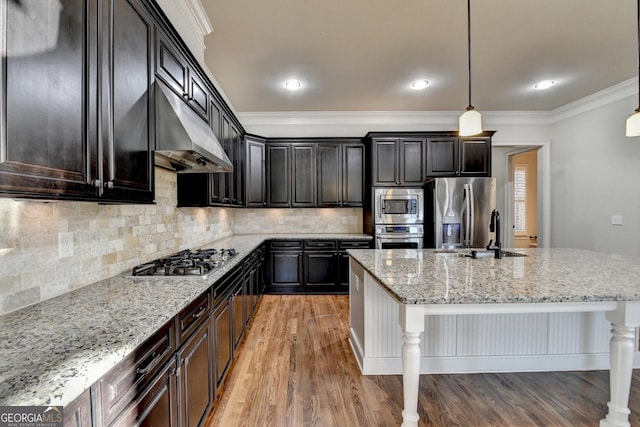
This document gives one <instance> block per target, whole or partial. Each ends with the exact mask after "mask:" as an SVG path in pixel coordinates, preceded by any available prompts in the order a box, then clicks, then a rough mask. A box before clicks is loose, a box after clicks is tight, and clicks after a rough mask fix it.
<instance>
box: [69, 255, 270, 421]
mask: <svg viewBox="0 0 640 427" xmlns="http://www.w3.org/2000/svg"><path fill="white" fill-rule="evenodd" d="M265 253H266V250H265V247H264V246H261V247H260V248H258V249H256V250H255V252H254V253H252V254H249V256H248V257H247V258H246V259H245V260H244V261H243V262H242V263H241V264H240V265H238V266H236V267H235V268H233V269H232V270H231V271H230V272H229V273H227V274H226V275H225V276H224V277H223V278H222V279H220V280H219V281H217V282H216V283H214V284H213V285H212V286H211V288H209V290H207V291H206V292H203V293H202V294H200V296H198V297H197V298H195V299H194V300H193V301H192V302H191V303H190V304H188V305H187V306H186V307H185V308H184V309H183V310H182V311H181V312H180V313H178V315H176V316H175V317H174V318H173V319H172V320H171V321H169V322H167V323H166V324H165V325H164V326H163V327H162V328H160V329H159V330H158V331H157V332H156V333H155V334H154V335H152V336H151V337H150V338H149V339H147V340H146V341H145V342H144V343H143V344H142V345H140V346H139V347H138V348H136V349H135V350H134V351H133V352H132V353H131V354H130V355H129V356H127V357H126V358H125V359H124V360H123V361H121V362H120V363H118V364H117V365H116V366H114V367H113V368H112V369H111V370H110V371H109V372H107V374H105V375H104V376H103V377H102V378H101V379H100V380H98V381H97V382H96V383H95V384H93V385H92V386H91V388H90V389H89V390H87V391H86V392H85V393H83V394H82V395H81V396H80V397H78V398H77V399H76V400H74V401H73V402H72V403H71V404H69V405H67V406H66V407H65V408H64V415H65V416H64V426H65V427H80V426H82V427H86V426H92V425H94V426H100V427H107V426H118V427H129V426H137V427H138V426H148V427H152V426H153V427H165V426H166V427H176V426H179V427H200V426H203V425H204V422H205V420H206V418H207V416H208V415H209V412H210V411H211V408H212V406H213V402H214V401H215V400H216V397H217V396H218V395H219V394H220V391H221V390H222V385H223V383H224V381H225V379H226V378H227V376H228V374H229V371H230V368H231V366H232V364H233V359H234V356H235V349H236V348H238V347H239V345H240V343H241V342H242V338H243V336H244V332H245V328H246V327H247V325H248V321H249V319H250V318H251V315H252V313H253V311H254V310H255V308H256V305H257V302H258V300H259V297H260V295H261V294H262V292H263V290H264V286H265V274H264V257H265Z"/></svg>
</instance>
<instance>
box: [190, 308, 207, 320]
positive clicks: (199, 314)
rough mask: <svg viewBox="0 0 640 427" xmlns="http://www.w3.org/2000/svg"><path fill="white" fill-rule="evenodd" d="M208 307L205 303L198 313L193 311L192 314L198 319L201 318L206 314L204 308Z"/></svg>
mask: <svg viewBox="0 0 640 427" xmlns="http://www.w3.org/2000/svg"><path fill="white" fill-rule="evenodd" d="M205 308H206V307H205V306H204V305H203V306H202V307H200V310H198V312H197V313H193V314H192V316H193V317H194V318H196V319H198V318H200V317H201V316H202V315H203V314H204V309H205Z"/></svg>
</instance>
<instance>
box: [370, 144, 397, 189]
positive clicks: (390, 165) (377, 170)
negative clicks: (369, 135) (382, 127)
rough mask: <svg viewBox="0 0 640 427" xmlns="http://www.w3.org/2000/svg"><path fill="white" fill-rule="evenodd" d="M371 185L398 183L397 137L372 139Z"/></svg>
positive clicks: (392, 184)
mask: <svg viewBox="0 0 640 427" xmlns="http://www.w3.org/2000/svg"><path fill="white" fill-rule="evenodd" d="M372 158H373V185H374V186H378V185H380V186H385V185H386V186H394V185H398V184H400V180H399V171H398V139H397V138H390V139H374V140H373V157H372Z"/></svg>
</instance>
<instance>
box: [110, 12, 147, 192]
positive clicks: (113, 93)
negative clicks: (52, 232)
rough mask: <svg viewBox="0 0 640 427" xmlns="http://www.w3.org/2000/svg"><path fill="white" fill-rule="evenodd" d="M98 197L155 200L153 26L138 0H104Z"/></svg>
mask: <svg viewBox="0 0 640 427" xmlns="http://www.w3.org/2000/svg"><path fill="white" fill-rule="evenodd" d="M102 4H103V16H104V17H105V19H104V25H103V26H102V28H103V37H102V40H103V43H104V44H103V47H102V49H101V50H102V55H101V66H100V68H101V69H102V76H103V82H102V96H101V99H102V102H103V104H102V108H101V113H102V120H101V123H102V124H103V128H102V132H101V135H102V144H101V149H102V159H104V164H103V165H102V167H101V169H100V170H101V173H99V174H98V175H102V176H103V183H102V189H101V191H100V193H101V196H102V198H104V199H109V200H114V201H121V202H132V201H139V202H152V201H153V158H152V155H151V153H152V151H153V148H154V147H153V142H154V141H155V135H154V129H155V126H154V104H153V98H152V96H151V95H150V94H151V91H150V88H152V87H153V82H154V23H153V21H152V19H151V16H150V15H149V13H148V12H147V11H146V10H145V9H144V7H143V6H142V4H141V3H139V1H138V0H104V1H103V3H102Z"/></svg>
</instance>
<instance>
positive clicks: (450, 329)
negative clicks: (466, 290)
mask: <svg viewBox="0 0 640 427" xmlns="http://www.w3.org/2000/svg"><path fill="white" fill-rule="evenodd" d="M350 322H351V331H350V342H351V346H352V349H353V352H354V355H355V357H356V359H357V362H358V364H359V366H360V369H361V371H362V373H363V374H365V375H380V374H402V375H403V392H404V410H403V412H402V416H403V424H402V425H403V426H417V424H418V412H417V404H418V389H419V375H420V374H428V373H470V372H524V371H554V370H594V369H610V385H611V400H610V402H609V403H608V406H609V413H608V414H607V415H606V418H605V419H603V420H601V421H600V426H601V427H612V426H620V427H621V426H629V422H628V415H629V413H630V411H629V409H628V400H629V393H630V384H631V374H632V369H633V368H634V367H640V353H639V352H638V351H637V349H638V347H637V345H638V344H637V341H636V335H635V328H636V327H638V326H640V303H638V302H627V303H625V302H615V301H604V302H562V303H518V304H403V303H401V302H399V301H398V300H397V299H396V298H394V296H392V295H391V294H390V293H389V292H388V290H387V288H386V287H385V286H384V285H381V284H380V283H379V282H378V281H377V280H376V278H375V277H373V276H372V275H371V274H369V273H368V272H367V271H366V270H365V269H364V268H363V267H362V266H361V265H360V264H359V263H357V262H355V261H354V260H353V259H352V261H351V284H350ZM612 325H613V329H612ZM610 331H611V333H613V337H612V338H611V333H610Z"/></svg>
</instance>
